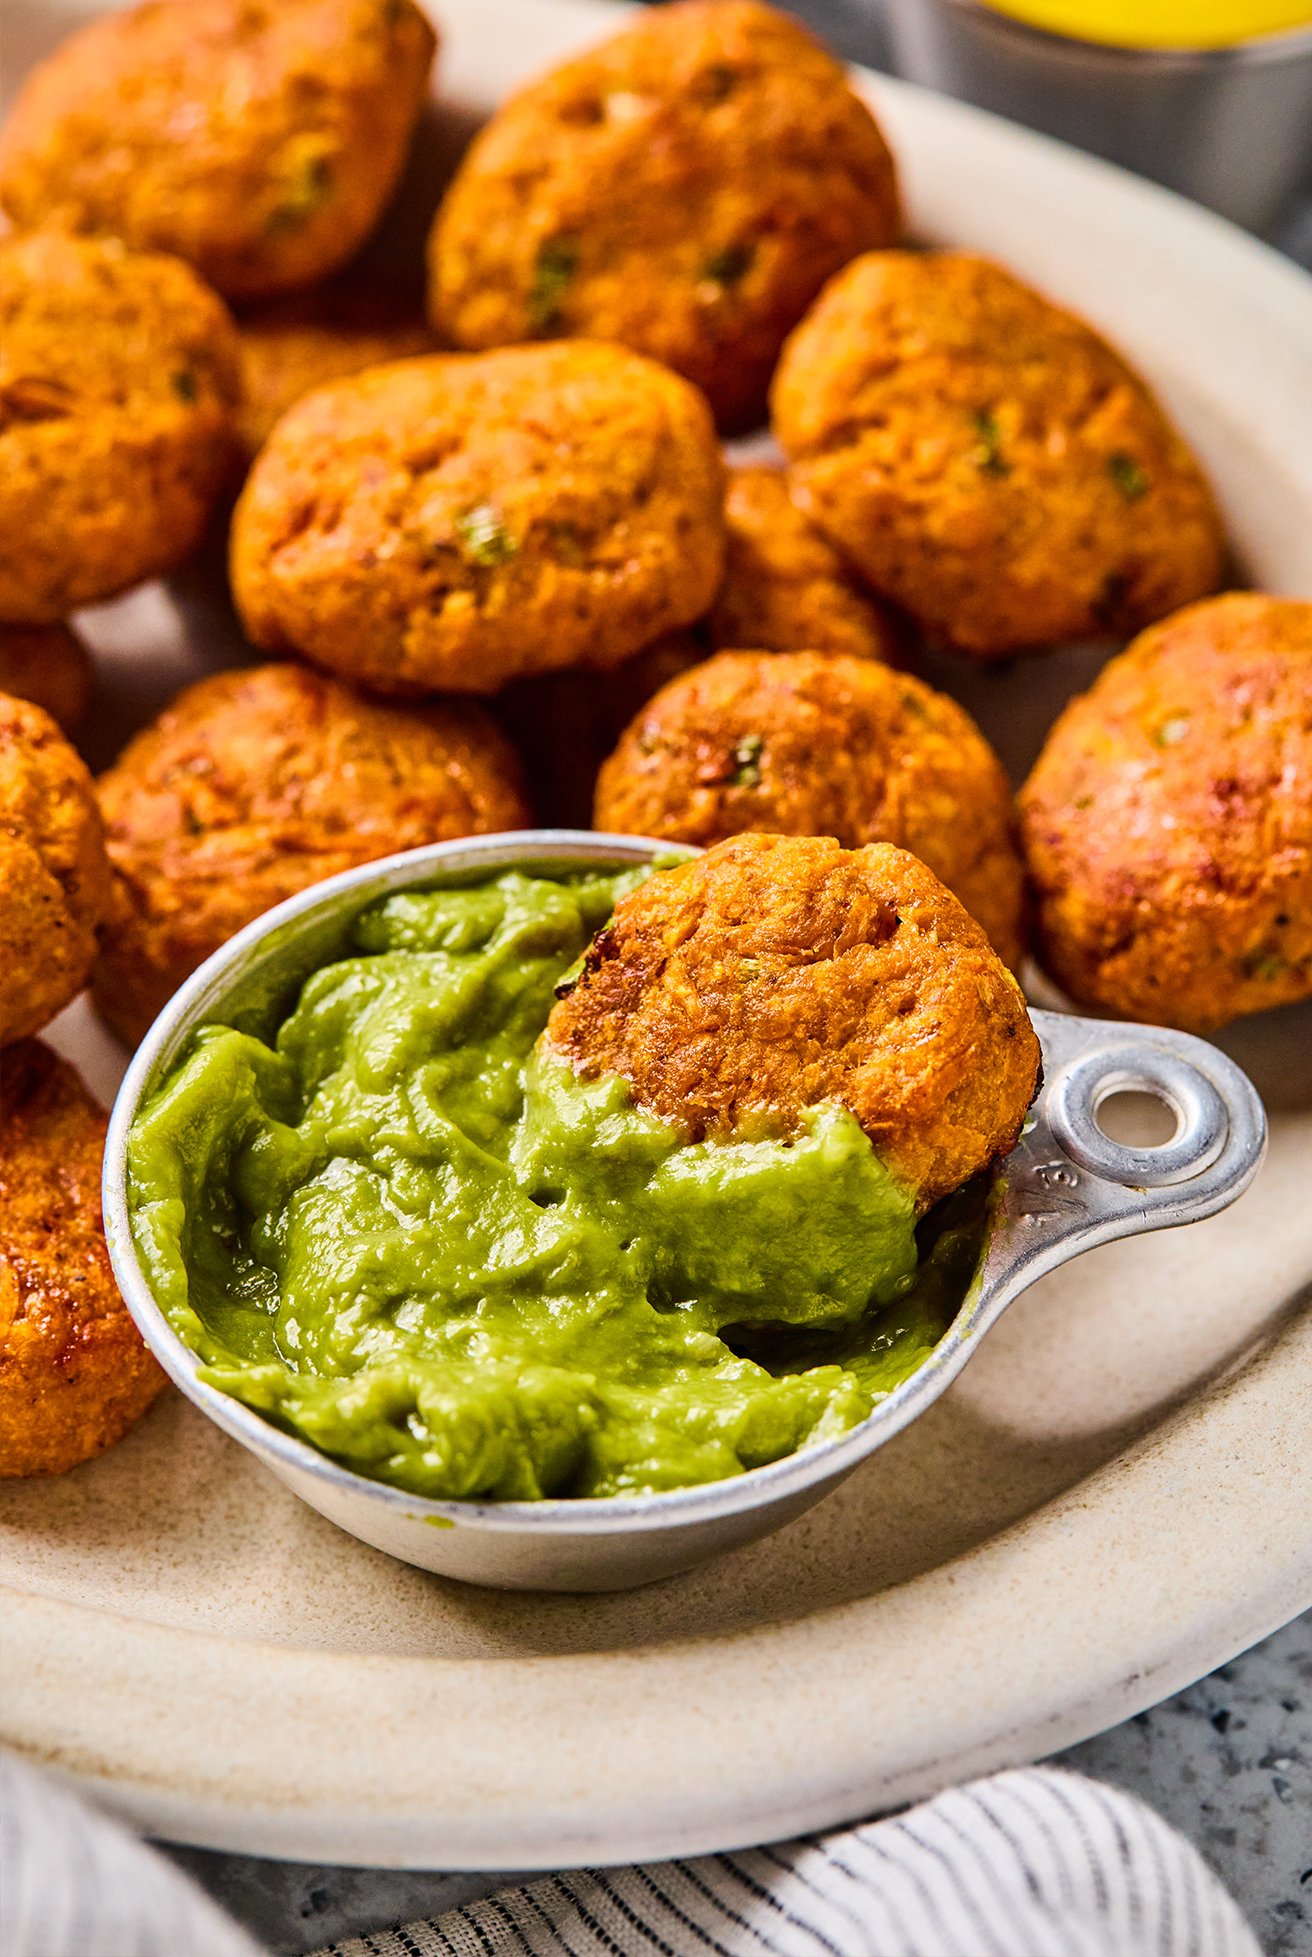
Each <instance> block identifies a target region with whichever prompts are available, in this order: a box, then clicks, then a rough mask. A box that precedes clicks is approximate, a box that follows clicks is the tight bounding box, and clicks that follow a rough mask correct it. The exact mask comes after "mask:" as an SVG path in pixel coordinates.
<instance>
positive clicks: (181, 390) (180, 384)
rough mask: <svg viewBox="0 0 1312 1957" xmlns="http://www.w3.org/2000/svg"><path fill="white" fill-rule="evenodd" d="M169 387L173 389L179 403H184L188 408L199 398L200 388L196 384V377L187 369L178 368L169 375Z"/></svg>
mask: <svg viewBox="0 0 1312 1957" xmlns="http://www.w3.org/2000/svg"><path fill="white" fill-rule="evenodd" d="M169 386H170V387H171V388H172V389H173V392H174V393H175V394H176V395H177V397H178V399H179V401H182V402H184V403H185V404H186V406H187V407H189V408H190V407H192V406H194V405H195V403H196V401H197V400H199V398H200V388H199V387H198V386H197V384H196V376H195V375H194V374H193V373H192V372H191V370H190V368H188V367H179V368H178V369H177V370H176V371H175V372H174V373H172V374H170V375H169Z"/></svg>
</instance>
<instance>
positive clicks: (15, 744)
mask: <svg viewBox="0 0 1312 1957" xmlns="http://www.w3.org/2000/svg"><path fill="white" fill-rule="evenodd" d="M108 899H109V865H108V863H107V861H106V859H105V846H104V842H103V840H102V837H101V829H100V816H99V813H98V811H97V809H96V798H95V792H94V790H93V788H92V785H91V777H90V775H89V774H88V773H87V771H86V768H85V767H84V765H83V763H82V761H81V760H80V759H79V757H78V756H77V755H76V754H75V753H74V751H73V749H72V748H71V747H70V746H69V745H68V742H67V741H66V740H65V739H64V737H63V735H62V734H61V733H60V731H59V729H58V727H57V726H56V725H55V723H54V721H53V720H52V719H51V718H50V716H49V714H47V713H45V712H43V711H42V709H41V708H40V707H36V706H33V705H32V704H31V703H30V701H27V700H15V699H11V698H10V697H9V696H8V695H7V694H0V1045H3V1044H5V1043H6V1042H7V1041H9V1040H17V1039H21V1038H22V1037H23V1036H24V1035H26V1034H28V1033H35V1032H37V1031H38V1030H39V1029H40V1028H41V1027H42V1026H44V1025H45V1024H46V1022H47V1021H48V1020H51V1019H53V1018H54V1016H55V1014H56V1013H57V1012H59V1011H61V1010H62V1008H63V1007H64V1006H66V1005H67V1004H68V1002H69V1000H70V999H72V998H74V997H75V996H76V994H77V993H79V992H80V991H81V989H82V986H83V985H84V983H85V981H86V976H87V973H88V972H89V971H90V969H91V961H92V959H93V958H94V956H95V951H96V926H97V925H98V924H99V922H100V920H101V917H102V916H103V914H104V910H105V906H106V904H107V902H108Z"/></svg>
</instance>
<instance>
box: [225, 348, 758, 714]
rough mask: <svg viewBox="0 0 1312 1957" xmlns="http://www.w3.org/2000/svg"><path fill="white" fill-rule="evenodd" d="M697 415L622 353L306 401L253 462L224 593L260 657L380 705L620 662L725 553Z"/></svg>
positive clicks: (459, 366)
mask: <svg viewBox="0 0 1312 1957" xmlns="http://www.w3.org/2000/svg"><path fill="white" fill-rule="evenodd" d="M723 505H724V472H723V464H722V463H721V460H720V454H719V449H718V447H717V445H716V442H715V434H714V430H713V428H712V426H711V418H710V415H709V413H708V412H707V408H706V403H705V402H704V401H703V399H702V398H701V396H700V395H699V394H698V393H697V390H696V389H695V388H693V387H690V386H689V385H688V383H687V382H686V381H683V380H680V379H679V377H678V375H677V374H672V373H670V372H669V371H668V370H667V369H665V368H663V367H658V366H657V365H656V364H655V362H654V361H651V360H644V359H642V358H640V356H639V355H637V354H634V353H628V352H626V351H625V350H624V349H623V348H621V347H611V346H600V345H595V344H593V343H592V342H584V341H576V340H560V341H557V342H555V343H554V344H553V345H551V346H541V347H508V348H506V349H504V350H503V351H501V352H498V353H486V354H478V355H460V354H456V355H445V356H443V355H434V356H432V357H431V358H429V359H419V360H401V361H396V362H394V363H393V364H392V365H390V366H387V367H373V368H371V369H370V370H369V371H368V372H367V373H363V374H357V375H355V376H354V378H352V379H349V380H344V381H338V382H336V383H335V384H334V385H332V386H330V387H321V388H317V389H316V390H315V392H314V393H313V394H310V395H307V396H306V397H305V399H304V400H302V401H300V402H298V403H297V405H296V406H295V407H294V408H292V410H291V411H290V413H288V414H287V415H285V416H284V417H283V419H282V421H280V422H279V424H278V426H277V428H276V429H275V430H274V432H273V434H272V435H271V436H270V438H269V440H268V442H267V443H266V444H265V446H264V448H263V449H262V450H261V452H260V455H259V458H258V459H257V461H256V464H255V467H254V468H253V469H252V471H251V473H250V476H249V478H248V480H247V483H246V487H245V489H244V490H243V492H242V496H241V500H240V502H239V503H238V505H237V512H236V516H235V518H234V520H233V531H232V582H233V591H234V595H235V597H236V600H237V607H238V610H239V611H240V613H241V615H242V619H243V622H244V624H245V626H246V629H247V631H248V633H249V634H250V636H251V638H252V639H253V640H254V641H255V643H256V644H257V645H259V646H263V647H264V648H265V649H266V650H267V651H269V652H289V651H296V652H300V653H303V654H304V655H305V656H306V657H307V658H308V659H312V660H314V661H315V663H316V664H317V665H320V666H326V667H328V668H330V669H331V670H332V671H334V672H337V673H340V674H342V675H343V676H344V677H346V678H348V679H351V680H355V681H358V682H359V683H361V684H363V685H366V686H369V687H371V688H373V689H375V690H376V691H379V692H390V693H396V692H400V693H405V692H410V693H413V692H415V691H422V690H424V689H429V690H431V689H433V688H439V687H440V688H444V689H446V690H449V691H452V692H461V693H494V692H496V691H498V689H499V688H501V687H502V686H504V685H506V684H507V683H508V682H509V681H510V680H512V679H520V678H525V677H527V676H528V675H529V674H532V673H538V672H548V671H552V670H555V669H558V668H561V667H567V666H599V667H607V666H615V665H618V664H619V663H620V661H621V660H624V659H627V658H628V657H629V655H630V654H631V653H634V652H637V651H639V650H640V649H641V648H642V647H643V646H645V645H648V644H650V643H651V641H652V640H653V639H655V638H658V637H659V636H660V635H661V634H662V633H664V632H666V631H670V630H672V629H674V628H676V627H678V626H681V625H686V624H689V623H690V622H691V621H692V620H693V619H695V618H698V617H700V615H701V614H702V613H703V612H704V611H705V610H706V607H707V606H708V605H709V604H710V602H711V599H712V598H713V597H714V595H715V589H716V586H717V585H718V583H719V580H720V572H721V568H722V564H723V556H724V513H723Z"/></svg>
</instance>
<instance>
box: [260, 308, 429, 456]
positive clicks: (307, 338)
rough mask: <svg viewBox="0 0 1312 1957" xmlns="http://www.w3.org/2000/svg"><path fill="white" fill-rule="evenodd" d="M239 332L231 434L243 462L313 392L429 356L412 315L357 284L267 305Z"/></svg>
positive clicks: (421, 327)
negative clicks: (234, 417)
mask: <svg viewBox="0 0 1312 1957" xmlns="http://www.w3.org/2000/svg"><path fill="white" fill-rule="evenodd" d="M237 332H238V338H239V341H240V344H241V404H240V407H239V410H238V414H237V435H238V440H239V442H240V444H241V448H242V452H243V454H245V455H246V456H248V457H250V456H254V455H255V454H256V453H257V452H258V451H259V450H260V449H261V448H262V447H263V445H264V443H265V442H266V441H267V440H268V438H269V436H270V435H271V434H272V432H273V430H274V428H275V427H276V425H277V423H278V422H279V421H280V420H281V419H282V417H283V415H285V414H286V412H287V410H288V408H290V407H292V406H293V405H294V404H295V403H296V402H297V401H299V400H300V399H301V397H302V395H304V394H309V393H310V391H311V390H312V389H313V388H316V387H323V386H325V385H326V384H327V383H328V382H329V381H337V380H345V379H346V378H347V376H348V375H350V374H358V373H361V372H362V371H363V370H364V369H365V368H366V367H380V366H383V365H385V364H386V362H388V361H390V360H409V359H411V358H412V357H413V356H414V355H415V354H421V353H430V352H431V351H432V350H433V335H432V333H431V332H430V331H429V328H428V327H427V326H426V325H425V323H424V321H423V319H422V317H421V316H420V315H419V313H418V311H417V309H412V308H410V307H407V306H406V304H405V303H404V301H403V300H401V299H398V298H396V297H394V296H393V295H391V294H388V293H379V292H376V291H375V290H374V289H373V287H372V286H370V285H363V284H361V285H351V284H340V285H338V286H335V287H331V288H320V289H319V290H317V291H315V292H311V293H297V294H295V295H294V296H292V297H290V298H285V299H275V300H272V301H270V303H269V304H267V305H264V306H260V307H258V308H257V309H256V310H254V311H252V312H248V313H245V314H244V315H243V316H242V318H241V319H240V320H239V321H238V325H237Z"/></svg>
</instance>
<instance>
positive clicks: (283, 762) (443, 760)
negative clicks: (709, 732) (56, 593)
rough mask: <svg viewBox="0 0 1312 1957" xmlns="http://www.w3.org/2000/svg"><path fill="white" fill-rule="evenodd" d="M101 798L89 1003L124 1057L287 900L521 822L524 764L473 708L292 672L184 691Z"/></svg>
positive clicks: (133, 748)
mask: <svg viewBox="0 0 1312 1957" xmlns="http://www.w3.org/2000/svg"><path fill="white" fill-rule="evenodd" d="M99 793H100V806H101V809H102V811H103V814H104V820H105V834H106V841H107V845H108V849H109V857H110V861H111V863H112V865H113V873H114V874H113V888H112V892H111V896H110V903H109V912H108V916H107V918H106V921H105V925H104V929H103V931H102V934H101V952H100V957H99V960H98V962H97V965H96V969H95V972H94V975H93V980H92V985H93V993H94V997H95V1001H96V1004H97V1006H98V1007H99V1009H100V1011H101V1013H102V1015H103V1016H104V1018H105V1019H106V1020H107V1021H108V1023H109V1024H110V1025H111V1026H112V1027H113V1028H114V1030H115V1031H116V1032H117V1033H119V1034H120V1035H121V1037H122V1038H123V1039H125V1040H127V1041H129V1042H133V1043H134V1042H136V1041H137V1040H139V1039H140V1037H141V1035H142V1034H143V1033H144V1032H145V1030H146V1028H147V1027H148V1026H149V1025H150V1022H151V1021H152V1020H153V1019H154V1017H155V1015H156V1014H157V1013H158V1012H159V1010H160V1009H161V1007H162V1006H163V1005H164V1004H165V1003H166V1002H167V1000H168V999H169V998H170V997H171V995H172V994H173V993H174V992H175V991H176V990H177V988H178V986H179V985H181V983H182V981H183V979H185V978H186V977H187V976H188V974H189V973H191V972H193V971H194V970H195V969H196V967H197V966H198V965H199V964H200V963H201V962H202V961H203V960H204V959H205V958H207V957H208V956H209V954H210V953H211V952H212V951H216V950H217V949H218V947H219V946H220V945H221V944H223V943H224V942H225V941H226V940H227V939H228V938H230V937H231V936H232V935H233V933H234V932H235V931H238V930H240V929H241V927H242V925H244V924H248V923H249V922H250V920H251V919H252V918H254V917H258V916H259V914H260V912H261V911H266V910H268V909H270V908H271V907H272V906H273V905H274V904H277V903H281V902H282V900H283V898H284V897H290V896H292V895H293V894H294V893H295V892H296V891H298V890H303V889H305V887H306V886H307V885H308V884H311V883H317V882H318V881H319V879H320V878H322V877H327V876H332V875H334V874H335V873H336V872H337V871H338V870H346V869H350V868H351V867H352V866H353V865H355V864H357V863H367V862H369V861H370V860H371V859H372V858H374V857H379V856H390V855H391V854H392V853H393V851H395V850H403V849H415V848H418V847H419V845H420V844H423V843H435V842H443V841H445V840H447V839H448V838H450V837H455V836H473V835H480V834H485V833H488V832H492V831H496V830H499V829H517V828H522V827H523V826H524V825H525V824H526V823H527V821H528V820H529V814H528V809H527V806H526V804H525V802H524V799H523V794H522V791H521V788H520V780H519V767H518V763H517V761H516V759H515V757H514V755H513V754H512V752H511V750H510V748H509V747H508V745H507V744H506V742H505V741H504V740H503V739H502V737H501V735H500V734H499V733H498V732H497V731H496V729H495V728H494V727H493V725H492V723H491V722H490V721H489V720H488V719H487V717H486V716H485V715H484V714H483V713H482V712H481V711H480V709H478V708H477V707H473V706H468V705H465V704H464V703H451V702H444V703H442V704H440V705H438V704H434V705H432V706H428V707H422V708H421V707H408V708H402V707H395V706H386V705H383V704H381V703H380V702H378V701H373V700H362V699H360V698H359V697H358V696H357V695H356V694H353V693H351V692H350V691H349V690H348V689H347V688H346V687H344V686H341V685H339V684H338V683H337V681H335V680H331V679H327V678H325V677H323V675H321V674H319V673H313V672H310V671H308V670H307V669H306V668H304V667H301V666H292V665H286V666H284V665H273V666H256V667H252V668H248V669H245V670H242V671H237V672H229V673H219V674H217V675H216V676H215V677H214V678H212V679H207V680H202V681H200V683H199V684H198V685H196V686H192V687H189V688H188V689H187V691H186V692H185V693H183V694H181V695H179V697H178V698H177V699H176V700H175V701H174V702H173V704H172V706H170V707H167V708H166V709H165V710H164V712H163V713H162V714H160V715H159V717H158V718H157V719H156V720H155V721H153V722H152V723H151V725H150V726H149V727H147V728H145V729H144V730H143V732H141V733H140V734H138V735H137V736H136V738H135V740H133V741H131V742H130V743H129V745H128V747H127V748H126V749H125V750H124V752H123V753H122V754H121V755H120V756H119V759H118V760H117V761H116V762H115V764H114V766H113V767H112V768H110V769H109V770H108V772H107V773H106V774H104V775H102V776H101V778H100V783H99Z"/></svg>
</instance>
